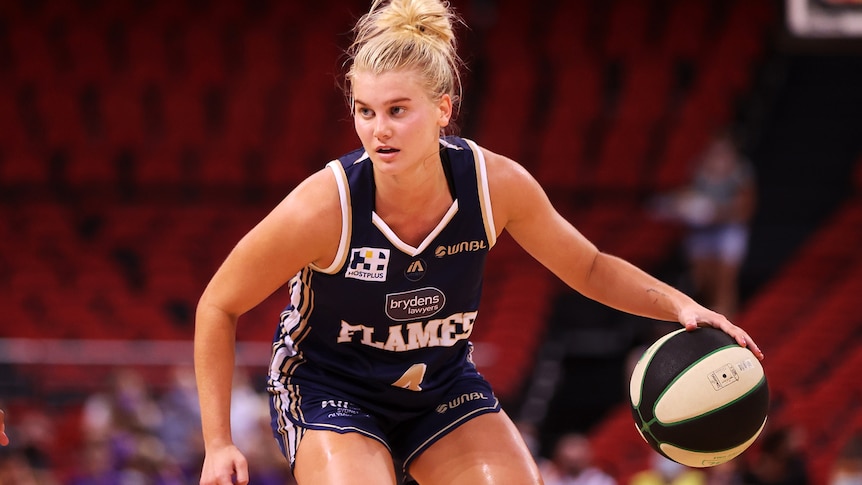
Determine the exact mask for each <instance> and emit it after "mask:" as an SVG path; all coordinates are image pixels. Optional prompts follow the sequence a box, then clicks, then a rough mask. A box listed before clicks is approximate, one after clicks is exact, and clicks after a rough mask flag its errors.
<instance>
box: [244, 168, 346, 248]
mask: <svg viewBox="0 0 862 485" xmlns="http://www.w3.org/2000/svg"><path fill="white" fill-rule="evenodd" d="M341 214H342V211H341V198H340V196H339V190H338V184H337V183H336V180H335V175H334V174H333V172H332V170H331V169H330V168H328V167H327V168H324V169H321V170H320V171H318V172H315V173H314V174H312V175H310V176H309V177H308V178H306V179H305V180H303V181H302V182H301V183H300V184H299V185H297V186H296V187H295V188H294V189H293V190H292V191H291V192H290V193H289V194H288V195H287V196H286V197H285V198H284V199H283V200H282V201H281V202H280V203H279V204H278V205H277V206H276V207H275V208H274V209H273V210H272V211H271V212H270V213H269V214H268V215H267V216H266V217H265V218H264V219H263V220H262V221H261V222H260V223H259V224H258V226H257V227H255V228H254V229H253V230H252V232H251V233H250V234H249V235H250V236H253V237H254V238H255V239H263V240H266V241H274V240H277V241H281V244H283V247H284V248H288V249H289V250H290V251H296V255H297V256H302V257H304V259H307V261H302V263H303V265H304V264H308V263H316V264H320V263H321V262H326V261H323V260H325V259H326V258H327V257H329V256H331V257H334V255H335V252H336V251H337V248H338V241H339V239H340V237H341V226H342V215H341ZM331 257H330V259H331Z"/></svg>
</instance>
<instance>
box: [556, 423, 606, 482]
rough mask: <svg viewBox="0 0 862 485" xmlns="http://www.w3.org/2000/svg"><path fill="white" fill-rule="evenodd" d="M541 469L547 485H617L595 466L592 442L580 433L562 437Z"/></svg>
mask: <svg viewBox="0 0 862 485" xmlns="http://www.w3.org/2000/svg"><path fill="white" fill-rule="evenodd" d="M539 469H540V471H541V473H542V478H543V479H544V481H545V485H616V480H614V478H613V477H611V476H610V475H608V474H607V473H605V472H604V471H602V470H601V469H599V468H598V467H596V466H595V465H594V464H593V452H592V447H591V445H590V441H589V439H587V437H586V436H584V435H582V434H578V433H568V434H564V435H563V436H562V437H560V439H559V440H557V443H556V444H555V445H554V451H553V454H552V456H551V459H550V460H547V461H544V462H542V463H541V464H540V467H539Z"/></svg>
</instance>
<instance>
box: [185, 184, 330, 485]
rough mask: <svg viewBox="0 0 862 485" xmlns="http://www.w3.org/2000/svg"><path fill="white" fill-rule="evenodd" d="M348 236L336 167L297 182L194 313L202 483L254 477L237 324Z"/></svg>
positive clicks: (238, 249) (234, 254)
mask: <svg viewBox="0 0 862 485" xmlns="http://www.w3.org/2000/svg"><path fill="white" fill-rule="evenodd" d="M340 236H341V205H340V199H339V194H338V188H337V185H336V183H335V177H334V176H333V174H332V171H331V170H330V169H328V168H327V169H324V170H321V171H320V172H317V173H315V174H313V175H312V176H310V177H309V178H308V179H306V180H305V181H304V182H302V183H301V184H300V185H299V186H297V187H296V188H295V189H294V190H293V191H292V192H291V193H290V194H289V195H288V196H287V197H285V198H284V200H282V202H281V203H279V205H278V206H276V208H275V209H273V210H272V212H270V213H269V214H268V215H267V216H266V217H265V218H264V219H263V220H261V221H260V222H259V223H258V224H257V225H256V226H255V227H254V228H253V229H252V230H251V231H249V232H248V234H246V235H245V236H244V237H243V238H242V239H241V240H240V241H239V243H238V244H237V245H236V246H235V247H234V248H233V250H232V251H231V252H230V254H229V255H228V256H227V258H226V259H225V260H224V262H223V263H222V265H221V267H219V269H218V270H217V271H216V273H215V275H214V276H213V277H212V279H211V280H210V282H209V284H208V285H207V287H206V289H205V290H204V292H203V294H202V296H201V298H200V300H199V302H198V306H197V312H196V315H195V339H194V365H195V375H196V380H197V386H198V394H199V400H200V406H201V424H202V428H203V439H204V447H205V451H206V458H205V460H204V466H203V471H202V473H201V481H200V483H201V485H221V484H231V483H234V482H232V481H231V475H235V476H236V482H235V483H239V484H243V483H247V481H248V471H247V464H246V462H245V458H244V457H243V456H242V454H241V453H240V452H239V450H238V449H237V448H236V447H235V446H234V445H233V441H232V438H231V434H230V393H231V383H232V378H233V367H234V356H235V343H236V325H237V320H238V318H239V316H240V315H242V314H243V313H245V312H247V311H248V310H250V309H252V308H253V307H255V306H256V305H258V304H259V303H260V302H262V301H263V300H264V299H266V298H267V297H268V296H269V295H271V294H272V293H273V292H275V290H277V289H278V288H279V287H281V286H282V285H284V284H285V283H287V282H288V281H289V280H290V278H292V277H293V276H294V275H295V274H296V273H297V272H298V271H299V270H300V269H302V268H303V267H305V266H307V265H308V264H310V263H314V264H317V265H318V266H321V267H327V266H329V264H330V263H331V262H332V260H333V259H334V258H335V254H336V252H337V250H338V242H339V239H340Z"/></svg>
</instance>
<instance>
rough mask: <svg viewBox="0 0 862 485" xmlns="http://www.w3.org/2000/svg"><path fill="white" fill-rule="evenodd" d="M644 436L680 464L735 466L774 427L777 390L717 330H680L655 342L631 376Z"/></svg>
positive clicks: (751, 357)
mask: <svg viewBox="0 0 862 485" xmlns="http://www.w3.org/2000/svg"><path fill="white" fill-rule="evenodd" d="M629 394H630V397H631V410H632V416H633V417H634V420H635V426H636V427H637V430H638V433H640V435H641V436H642V437H643V439H644V440H646V442H647V443H648V444H649V445H650V446H651V447H652V448H653V449H654V450H655V451H657V452H659V453H661V454H662V455H664V456H666V457H667V458H670V459H671V460H673V461H676V462H677V463H681V464H683V465H686V466H691V467H698V468H703V467H709V466H714V465H719V464H721V463H724V462H726V461H729V460H731V459H733V458H735V457H736V456H738V455H739V454H740V453H742V452H743V451H745V450H746V449H747V448H748V447H749V446H751V444H752V443H753V442H754V440H755V439H757V437H758V435H760V432H761V431H762V430H763V427H764V425H765V424H766V416H767V411H768V407H769V388H768V386H767V383H766V375H765V373H764V371H763V367H762V366H761V365H760V361H758V360H757V358H756V357H755V356H754V354H752V353H751V351H749V350H748V349H746V348H744V347H741V346H739V344H737V343H736V341H735V340H734V339H733V338H732V337H731V336H730V335H728V334H726V333H724V332H722V331H721V330H718V329H715V328H698V329H696V330H693V331H690V332H689V331H686V330H685V329H679V330H677V331H674V332H671V333H669V334H667V335H665V336H663V337H662V338H660V339H658V340H657V341H656V342H655V343H653V344H652V345H651V346H650V347H649V348H648V349H647V350H646V351H645V352H644V353H643V355H642V356H641V358H640V360H638V362H637V364H636V365H635V367H634V371H633V372H632V376H631V383H630V389H629Z"/></svg>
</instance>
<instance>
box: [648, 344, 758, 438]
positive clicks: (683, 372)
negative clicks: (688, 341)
mask: <svg viewBox="0 0 862 485" xmlns="http://www.w3.org/2000/svg"><path fill="white" fill-rule="evenodd" d="M735 346H736V344H729V345H725V346H724V347H719V348H717V349H714V350H712V351H711V352H709V353H707V354H704V355H703V356H701V357H700V358H699V359H697V360H695V361H694V362H692V363H691V364H689V365H688V366H687V367H686V368H685V369H683V370H682V371H680V372H679V373H677V375H676V377H674V378H673V379H671V381H670V382H669V383H668V384H667V386H665V388H664V389H662V391H661V392H660V393H659V395H658V396H657V397H656V399H655V402H653V403H652V414H653V416H655V420H656V422H658V423H661V424H662V425H670V426H673V425H674V424H679V423H685V422H688V421H691V420H693V419H697V418H698V417H700V416H706V415H708V414H710V413H713V412H715V411H716V410H717V409H721V408H723V407H724V406H722V407H721V408H717V409H715V410H712V411H709V412H706V413H703V414H700V415H698V416H695V417H693V418H688V419H684V420H682V421H675V422H674V423H666V422H664V421H662V420H661V419H659V418H658V416H657V413H656V408H658V405H659V403H660V402H661V399H662V397H664V395H665V394H667V393H668V391H670V389H671V388H673V385H674V383H676V381H678V380H680V379H682V377H683V376H684V375H685V373H686V372H688V371H689V370H691V369H692V368H693V367H694V366H696V365H697V364H699V363H701V362H703V361H704V360H706V359H707V358H708V357H710V356H711V355H713V354H717V353H718V352H721V351H722V350H724V349H731V348H734V347H735ZM764 377H765V376H764ZM754 388H755V389H756V388H757V386H755V387H754ZM748 392H750V391H748ZM748 392H746V393H745V394H744V395H747V394H748ZM740 398H741V397H740ZM734 401H736V400H734Z"/></svg>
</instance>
